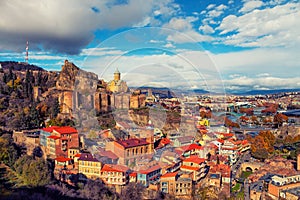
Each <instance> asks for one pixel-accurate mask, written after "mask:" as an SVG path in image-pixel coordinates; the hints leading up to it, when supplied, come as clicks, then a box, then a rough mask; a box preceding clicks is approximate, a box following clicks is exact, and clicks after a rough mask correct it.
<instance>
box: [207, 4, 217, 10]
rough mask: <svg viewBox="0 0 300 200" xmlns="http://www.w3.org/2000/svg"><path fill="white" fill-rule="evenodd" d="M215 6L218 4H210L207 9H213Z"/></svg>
mask: <svg viewBox="0 0 300 200" xmlns="http://www.w3.org/2000/svg"><path fill="white" fill-rule="evenodd" d="M214 7H216V4H209V5H208V6H207V7H206V9H207V10H210V9H213V8H214Z"/></svg>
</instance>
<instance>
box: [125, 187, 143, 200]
mask: <svg viewBox="0 0 300 200" xmlns="http://www.w3.org/2000/svg"><path fill="white" fill-rule="evenodd" d="M144 191H145V187H144V186H143V185H142V184H140V183H129V184H128V185H127V186H126V187H125V190H124V191H123V192H122V196H121V200H131V199H135V200H142V199H143V193H144Z"/></svg>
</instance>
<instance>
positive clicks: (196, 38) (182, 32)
mask: <svg viewBox="0 0 300 200" xmlns="http://www.w3.org/2000/svg"><path fill="white" fill-rule="evenodd" d="M197 19H198V18H195V17H187V18H172V19H171V20H170V21H169V23H167V24H165V25H164V26H163V27H164V28H168V29H172V30H176V31H174V32H172V33H170V32H169V35H168V36H167V40H168V41H172V42H175V43H194V42H203V41H211V40H212V39H213V37H210V36H206V35H202V34H200V33H198V32H196V31H195V30H194V28H193V25H192V22H194V21H196V20H197Z"/></svg>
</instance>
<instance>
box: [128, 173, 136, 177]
mask: <svg viewBox="0 0 300 200" xmlns="http://www.w3.org/2000/svg"><path fill="white" fill-rule="evenodd" d="M136 175H137V173H136V172H131V173H130V174H129V176H131V177H136Z"/></svg>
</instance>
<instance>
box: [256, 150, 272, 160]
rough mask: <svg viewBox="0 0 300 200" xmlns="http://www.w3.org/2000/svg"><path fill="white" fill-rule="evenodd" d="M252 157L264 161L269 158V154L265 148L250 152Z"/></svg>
mask: <svg viewBox="0 0 300 200" xmlns="http://www.w3.org/2000/svg"><path fill="white" fill-rule="evenodd" d="M252 156H253V157H254V158H257V159H260V160H262V161H264V160H265V159H267V158H268V157H269V153H268V151H267V150H266V149H265V148H260V149H257V150H256V151H255V152H252Z"/></svg>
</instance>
